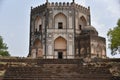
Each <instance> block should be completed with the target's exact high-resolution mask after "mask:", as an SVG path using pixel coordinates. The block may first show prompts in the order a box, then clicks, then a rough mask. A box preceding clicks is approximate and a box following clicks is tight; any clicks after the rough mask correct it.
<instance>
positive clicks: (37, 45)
mask: <svg viewBox="0 0 120 80" xmlns="http://www.w3.org/2000/svg"><path fill="white" fill-rule="evenodd" d="M42 56H43V54H42V43H41V41H40V40H39V39H36V40H35V42H34V44H33V52H32V57H33V58H36V57H42Z"/></svg>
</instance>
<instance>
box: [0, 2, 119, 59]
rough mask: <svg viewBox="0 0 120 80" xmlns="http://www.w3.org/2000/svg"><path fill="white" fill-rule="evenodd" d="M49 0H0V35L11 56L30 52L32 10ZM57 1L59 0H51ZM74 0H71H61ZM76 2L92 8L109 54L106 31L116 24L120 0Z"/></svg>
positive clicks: (93, 20) (93, 23) (92, 18)
mask: <svg viewBox="0 0 120 80" xmlns="http://www.w3.org/2000/svg"><path fill="white" fill-rule="evenodd" d="M45 1H46V0H0V35H1V36H2V37H3V39H4V43H6V44H7V46H8V51H9V52H10V54H11V55H12V56H19V57H26V56H27V55H28V52H29V27H30V9H31V6H32V7H37V6H38V5H42V4H43V3H45ZM48 1H49V2H57V0H48ZM59 2H72V0H59ZM75 2H76V3H77V4H80V5H82V6H85V7H88V6H90V9H91V22H92V25H93V26H94V27H95V28H96V30H97V31H98V33H99V35H100V36H102V37H105V38H106V42H107V43H106V45H107V46H106V50H107V56H108V57H120V54H119V55H115V56H112V55H110V52H111V51H110V49H108V40H107V32H108V30H109V29H110V28H113V27H115V26H116V24H117V21H118V19H119V18H120V0H75Z"/></svg>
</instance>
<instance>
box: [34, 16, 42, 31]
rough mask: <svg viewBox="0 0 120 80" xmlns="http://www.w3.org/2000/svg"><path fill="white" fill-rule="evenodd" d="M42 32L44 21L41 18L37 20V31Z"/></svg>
mask: <svg viewBox="0 0 120 80" xmlns="http://www.w3.org/2000/svg"><path fill="white" fill-rule="evenodd" d="M41 30H42V20H41V18H40V17H37V18H36V20H35V31H41Z"/></svg>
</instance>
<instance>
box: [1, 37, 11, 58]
mask: <svg viewBox="0 0 120 80" xmlns="http://www.w3.org/2000/svg"><path fill="white" fill-rule="evenodd" d="M7 49H8V47H7V45H6V44H5V43H3V38H2V37H1V36H0V55H1V56H10V54H9V52H8V51H7Z"/></svg>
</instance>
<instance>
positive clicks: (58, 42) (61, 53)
mask: <svg viewBox="0 0 120 80" xmlns="http://www.w3.org/2000/svg"><path fill="white" fill-rule="evenodd" d="M54 51H55V56H56V58H58V59H63V58H64V57H66V52H67V41H66V40H65V39H64V38H63V37H58V38H56V39H55V41H54Z"/></svg>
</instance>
